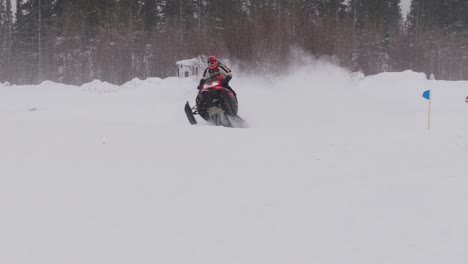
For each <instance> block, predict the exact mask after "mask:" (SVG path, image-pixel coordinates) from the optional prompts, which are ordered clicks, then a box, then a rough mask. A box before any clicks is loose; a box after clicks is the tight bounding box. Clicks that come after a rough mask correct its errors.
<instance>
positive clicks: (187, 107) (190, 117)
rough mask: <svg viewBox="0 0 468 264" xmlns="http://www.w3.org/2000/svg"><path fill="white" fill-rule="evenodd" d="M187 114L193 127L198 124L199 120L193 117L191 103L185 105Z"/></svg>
mask: <svg viewBox="0 0 468 264" xmlns="http://www.w3.org/2000/svg"><path fill="white" fill-rule="evenodd" d="M185 114H186V115H187V118H188V120H189V122H190V124H192V125H196V124H197V120H196V119H195V116H194V115H193V112H192V108H191V107H190V104H189V102H188V101H187V103H186V104H185Z"/></svg>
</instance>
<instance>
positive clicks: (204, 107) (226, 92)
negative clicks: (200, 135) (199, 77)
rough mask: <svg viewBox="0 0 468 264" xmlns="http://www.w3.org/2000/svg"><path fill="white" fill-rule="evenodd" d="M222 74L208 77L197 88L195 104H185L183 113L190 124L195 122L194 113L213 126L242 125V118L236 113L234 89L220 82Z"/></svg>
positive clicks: (236, 103) (236, 105) (236, 104)
mask: <svg viewBox="0 0 468 264" xmlns="http://www.w3.org/2000/svg"><path fill="white" fill-rule="evenodd" d="M221 78H222V76H213V77H211V78H208V79H207V80H206V81H205V82H204V84H203V86H202V88H201V89H200V90H199V92H198V95H197V97H196V100H195V106H194V107H193V108H192V107H190V104H189V102H188V101H187V103H186V104H185V113H186V114H187V118H188V120H189V122H190V124H192V125H196V124H197V120H196V119H195V115H200V116H201V117H202V118H203V119H204V120H206V121H207V122H209V123H212V124H214V125H215V126H224V127H243V126H244V120H243V119H242V118H240V117H239V116H238V115H237V111H238V102H237V97H236V94H235V93H234V91H232V90H230V89H228V88H226V87H224V86H223V85H222V84H221Z"/></svg>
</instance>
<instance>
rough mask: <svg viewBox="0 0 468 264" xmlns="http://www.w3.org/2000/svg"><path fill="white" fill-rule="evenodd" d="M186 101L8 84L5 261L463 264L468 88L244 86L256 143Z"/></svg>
mask: <svg viewBox="0 0 468 264" xmlns="http://www.w3.org/2000/svg"><path fill="white" fill-rule="evenodd" d="M195 86H196V80H192V79H178V78H168V79H158V78H153V79H148V80H145V81H141V80H133V81H131V82H129V83H127V84H125V85H122V86H119V87H117V86H113V85H110V84H107V83H102V82H99V81H95V82H93V83H89V84H85V85H83V86H81V87H76V86H67V85H62V84H57V83H52V82H44V83H42V84H40V85H37V86H7V85H2V86H0V120H1V123H2V129H1V130H0V146H1V148H0V161H1V166H0V175H1V176H0V248H1V249H2V250H0V263H5V264H23V263H24V264H26V263H28V264H29V263H34V264H43V263H44V264H51V263H57V264H59V263H60V264H63V263H80V264H81V263H82V264H102V263H109V264H110V263H112V264H118V263H138V264H140V263H174V264H185V263H200V264H202V263H203V264H208V263H216V264H219V263H232V264H234V263H242V264H247V263H252V264H258V263H269V264H272V263H278V264H280V263H304V264H305V263H333V264H335V263H336V264H341V263H357V264H364V263H369V264H375V263H398V264H401V263H412V264H414V263H424V264H428V263H434V264H436V263H437V264H439V263H467V262H468V251H467V250H466V248H467V247H468V227H467V225H466V223H467V222H468V214H467V213H466V211H467V209H468V205H467V203H466V201H467V199H468V178H467V177H466V175H467V171H468V136H467V135H468V133H467V132H468V122H466V117H467V115H468V104H467V103H465V101H464V99H465V96H466V95H468V82H444V81H429V80H427V79H426V78H425V76H424V75H423V74H419V73H414V72H410V71H408V72H402V73H384V74H379V75H375V76H369V77H366V78H364V79H362V80H357V79H352V78H351V77H350V75H349V73H348V72H347V71H345V70H343V69H341V68H338V67H336V66H333V65H330V64H327V63H319V62H313V63H310V66H309V67H307V68H304V67H303V68H294V67H293V68H291V70H290V72H288V73H285V74H284V76H277V77H274V78H269V79H268V78H266V79H262V78H254V77H251V76H247V75H243V74H239V75H236V76H235V78H234V79H233V81H232V86H233V87H234V89H236V91H237V92H238V95H239V101H240V111H239V114H240V115H241V116H242V117H244V118H245V119H246V120H247V121H248V123H249V128H248V129H227V128H220V127H213V126H210V125H208V124H206V123H202V124H201V125H200V126H197V127H192V126H190V125H189V124H188V121H187V119H186V117H185V114H184V112H183V105H184V103H185V101H186V100H190V101H191V102H193V99H194V97H195V94H196V89H195V88H194V87H195ZM428 89H432V91H433V101H432V120H431V121H432V124H431V126H432V128H431V130H430V131H429V130H428V129H427V118H428V101H427V100H424V99H423V98H422V96H421V95H422V93H423V91H425V90H428Z"/></svg>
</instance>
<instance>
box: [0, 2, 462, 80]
mask: <svg viewBox="0 0 468 264" xmlns="http://www.w3.org/2000/svg"><path fill="white" fill-rule="evenodd" d="M13 3H15V5H16V6H15V7H16V8H15V10H16V12H15V13H14V14H13V11H12V10H13V6H12V4H13ZM0 41H1V46H0V81H2V82H4V81H9V82H11V83H17V84H33V83H39V82H41V81H44V80H52V81H57V82H63V83H69V84H82V83H84V82H89V81H92V80H94V79H100V80H103V81H108V82H111V83H115V84H121V83H124V82H126V81H128V80H130V79H132V78H134V77H138V78H140V79H145V78H147V77H151V76H157V77H167V76H173V75H174V74H175V62H176V61H177V60H181V59H186V58H192V57H195V56H197V55H199V54H206V55H211V54H214V55H218V56H221V57H227V58H231V59H233V60H237V61H239V62H240V64H241V65H242V67H243V68H244V69H247V70H250V71H253V72H258V73H262V72H272V71H273V72H275V71H281V70H282V69H283V68H284V67H285V62H286V61H288V54H289V50H290V47H293V46H294V47H300V48H302V49H303V50H305V51H307V52H309V53H311V54H314V55H316V56H328V57H330V58H331V59H333V60H335V61H337V62H338V63H340V64H341V65H343V66H345V67H348V68H349V69H350V70H352V71H362V72H363V73H365V74H374V73H379V72H383V71H400V70H406V69H413V70H416V71H421V72H425V73H427V74H429V73H434V74H435V76H436V77H437V78H438V79H449V80H459V79H468V58H467V57H468V1H465V0H412V3H411V10H410V13H409V14H408V16H407V18H406V19H404V18H403V16H402V13H401V9H400V0H224V1H220V0H17V1H15V2H13V1H12V0H0Z"/></svg>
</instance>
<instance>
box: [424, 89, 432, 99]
mask: <svg viewBox="0 0 468 264" xmlns="http://www.w3.org/2000/svg"><path fill="white" fill-rule="evenodd" d="M423 97H424V98H426V99H427V100H429V99H431V90H427V91H424V93H423Z"/></svg>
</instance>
